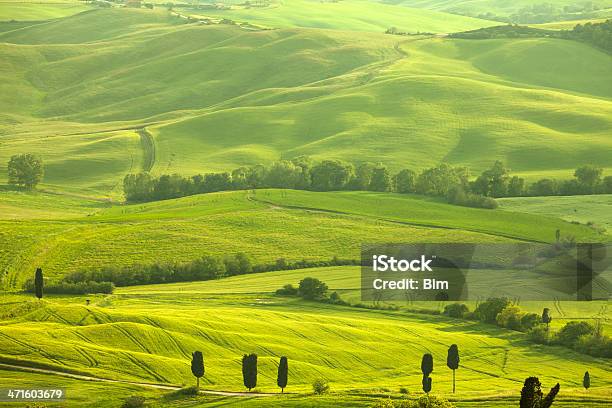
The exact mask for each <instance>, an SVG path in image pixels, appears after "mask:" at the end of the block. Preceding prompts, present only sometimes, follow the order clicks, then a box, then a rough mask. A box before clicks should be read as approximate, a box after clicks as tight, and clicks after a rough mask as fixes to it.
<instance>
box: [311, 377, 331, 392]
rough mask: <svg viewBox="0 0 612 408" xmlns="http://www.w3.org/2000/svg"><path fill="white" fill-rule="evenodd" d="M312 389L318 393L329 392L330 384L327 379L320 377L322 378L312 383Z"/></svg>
mask: <svg viewBox="0 0 612 408" xmlns="http://www.w3.org/2000/svg"><path fill="white" fill-rule="evenodd" d="M312 391H313V392H314V393H315V394H316V395H322V394H327V393H328V392H329V384H328V383H327V381H326V380H323V379H320V378H319V379H316V380H315V381H314V382H313V383H312Z"/></svg>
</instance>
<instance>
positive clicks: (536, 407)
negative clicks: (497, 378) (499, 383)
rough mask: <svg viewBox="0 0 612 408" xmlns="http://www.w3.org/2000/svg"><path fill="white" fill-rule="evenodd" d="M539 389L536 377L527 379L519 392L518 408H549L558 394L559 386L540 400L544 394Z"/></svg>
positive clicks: (538, 381) (539, 385)
mask: <svg viewBox="0 0 612 408" xmlns="http://www.w3.org/2000/svg"><path fill="white" fill-rule="evenodd" d="M541 387H542V384H540V380H539V379H538V377H529V378H527V379H526V380H525V384H524V385H523V389H522V390H521V401H520V405H519V406H520V408H550V406H552V404H553V402H554V400H555V397H556V396H557V394H558V393H559V388H560V387H559V384H558V383H557V385H555V386H554V387H553V388H551V389H550V392H549V393H548V395H547V396H546V397H545V398H542V397H543V396H544V394H542V388H541Z"/></svg>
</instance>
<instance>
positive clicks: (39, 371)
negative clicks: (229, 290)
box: [0, 363, 288, 397]
mask: <svg viewBox="0 0 612 408" xmlns="http://www.w3.org/2000/svg"><path fill="white" fill-rule="evenodd" d="M0 370H9V371H24V372H29V373H35V374H50V375H58V376H61V377H66V378H72V379H74V380H81V381H95V382H106V383H113V384H125V385H135V386H139V387H147V388H155V389H158V390H167V391H176V390H180V389H181V388H182V387H181V386H178V385H172V384H155V383H146V382H137V381H127V380H112V379H110V378H103V377H95V376H91V375H83V374H73V373H69V372H64V371H59V370H52V369H47V368H35V367H28V366H21V365H17V364H5V363H0ZM200 393H201V394H208V395H219V396H223V397H270V396H273V395H278V394H271V393H262V392H232V391H213V390H200ZM285 394H288V393H285Z"/></svg>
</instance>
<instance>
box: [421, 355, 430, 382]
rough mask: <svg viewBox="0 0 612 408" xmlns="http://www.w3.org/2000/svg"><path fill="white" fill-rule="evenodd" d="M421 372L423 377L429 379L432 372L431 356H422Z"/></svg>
mask: <svg viewBox="0 0 612 408" xmlns="http://www.w3.org/2000/svg"><path fill="white" fill-rule="evenodd" d="M421 371H422V372H423V377H429V374H431V373H432V372H433V356H432V355H431V354H429V353H427V354H423V360H421Z"/></svg>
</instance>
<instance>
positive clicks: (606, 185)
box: [601, 176, 612, 194]
mask: <svg viewBox="0 0 612 408" xmlns="http://www.w3.org/2000/svg"><path fill="white" fill-rule="evenodd" d="M601 191H602V193H604V194H612V176H606V177H604V179H603V181H602V183H601Z"/></svg>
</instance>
